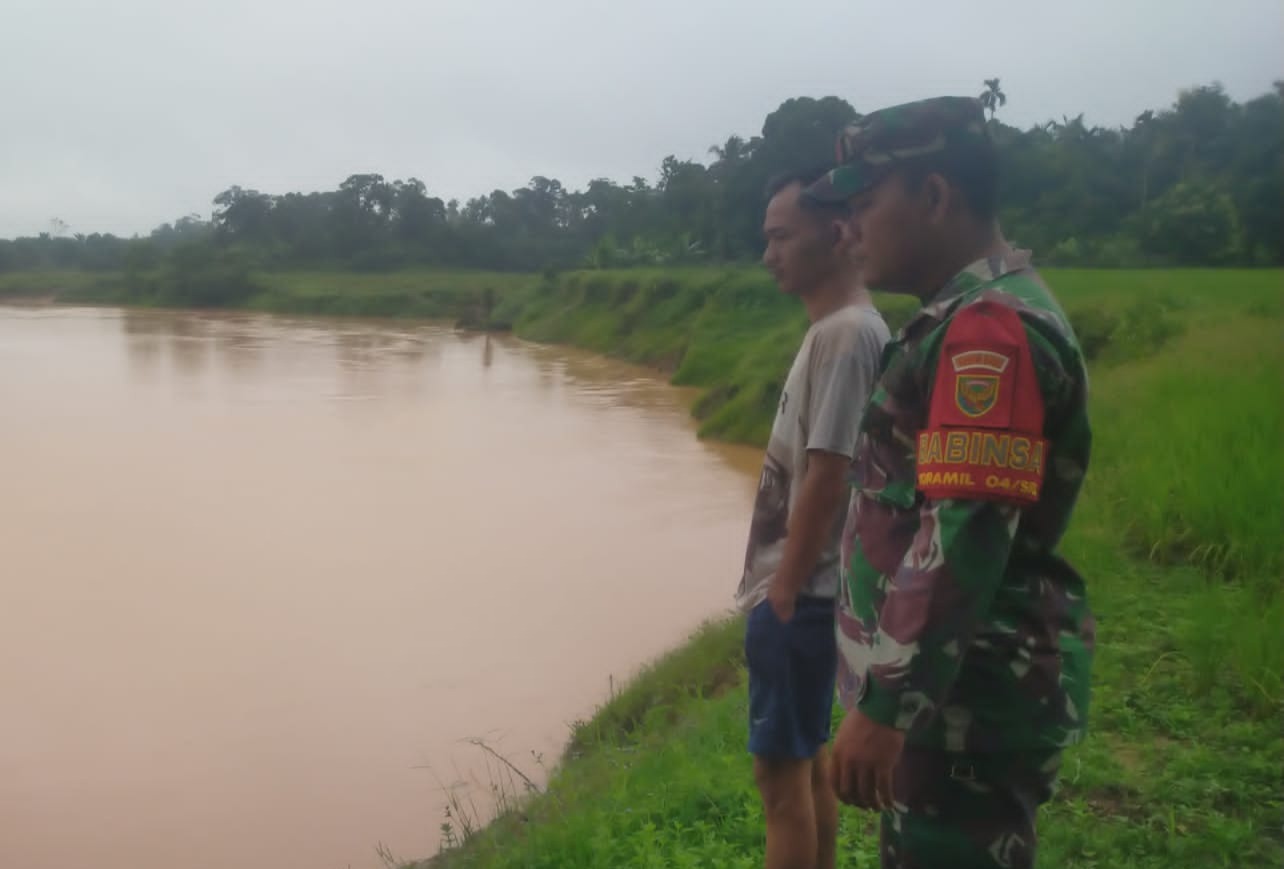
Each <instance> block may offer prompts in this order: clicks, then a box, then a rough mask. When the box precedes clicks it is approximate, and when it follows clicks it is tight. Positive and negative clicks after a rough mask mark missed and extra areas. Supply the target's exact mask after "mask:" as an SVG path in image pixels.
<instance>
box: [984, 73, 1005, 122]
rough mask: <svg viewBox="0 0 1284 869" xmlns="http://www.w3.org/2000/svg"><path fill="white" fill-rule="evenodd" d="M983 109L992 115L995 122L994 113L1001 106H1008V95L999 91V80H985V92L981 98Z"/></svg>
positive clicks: (991, 117)
mask: <svg viewBox="0 0 1284 869" xmlns="http://www.w3.org/2000/svg"><path fill="white" fill-rule="evenodd" d="M979 99H980V100H981V108H983V109H986V110H987V111H988V112H989V113H990V120H991V121H992V120H994V113H995V112H997V111H998V110H999V107H1000V106H1003V105H1006V104H1007V102H1008V95H1007V94H1005V93H1004V92H1003V91H1001V90H1000V89H999V80H998V79H997V78H987V79H986V80H985V90H984V91H982V92H981V96H980V97H979Z"/></svg>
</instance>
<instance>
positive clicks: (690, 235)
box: [0, 78, 1284, 292]
mask: <svg viewBox="0 0 1284 869" xmlns="http://www.w3.org/2000/svg"><path fill="white" fill-rule="evenodd" d="M980 96H981V99H982V102H983V105H984V106H985V107H986V110H987V111H988V112H989V115H990V121H989V123H990V124H991V128H992V131H993V134H994V136H995V139H996V141H997V143H998V145H999V147H1000V149H1001V151H1002V153H1003V180H1002V184H1003V199H1002V201H1003V209H1002V213H1001V219H1002V221H1003V226H1004V230H1005V233H1006V234H1007V235H1008V237H1009V238H1010V239H1012V240H1013V241H1014V242H1015V243H1017V244H1019V245H1021V246H1023V247H1030V248H1032V249H1033V250H1034V251H1035V253H1036V256H1038V257H1039V259H1040V260H1041V261H1042V262H1045V263H1051V264H1064V265H1103V266H1144V265H1200V266H1219V265H1261V266H1265V265H1280V264H1282V263H1284V221H1282V219H1281V203H1282V202H1284V162H1282V157H1281V155H1282V154H1284V82H1276V84H1275V87H1274V90H1273V91H1272V92H1270V93H1267V94H1264V95H1262V96H1260V97H1257V98H1256V99H1253V100H1249V101H1248V102H1245V103H1242V104H1241V103H1236V102H1235V101H1233V100H1232V99H1230V97H1229V96H1228V95H1227V94H1226V92H1225V90H1224V89H1223V88H1222V87H1221V85H1219V84H1211V85H1204V86H1200V87H1194V88H1191V89H1188V90H1183V91H1182V92H1181V93H1180V94H1179V95H1178V97H1177V99H1176V101H1175V102H1174V103H1173V104H1172V105H1171V106H1169V107H1168V108H1165V109H1161V110H1158V111H1146V112H1143V113H1142V114H1141V115H1139V116H1138V117H1137V118H1136V120H1135V121H1134V122H1133V124H1132V125H1131V126H1128V127H1119V128H1106V127H1100V126H1091V125H1089V124H1088V123H1087V122H1086V121H1085V119H1084V116H1083V115H1082V114H1079V115H1077V116H1075V117H1073V118H1071V117H1062V118H1061V119H1060V120H1056V121H1049V122H1047V123H1045V124H1041V125H1038V126H1033V127H1030V128H1029V129H1025V130H1021V129H1017V128H1016V127H1012V126H1009V125H1007V124H1005V123H1003V121H1002V119H1001V118H999V117H998V115H999V114H1000V112H1001V110H1002V108H1003V107H1004V106H1005V105H1006V103H1007V95H1006V94H1004V93H1003V91H1002V88H1001V84H1000V80H999V79H997V78H996V79H987V80H986V82H985V88H984V90H983V91H982V93H981V94H980ZM858 117H859V114H858V112H857V111H856V109H855V108H853V107H852V106H851V105H850V104H849V103H848V102H847V101H845V100H843V99H840V98H838V97H833V96H829V97H824V98H821V99H813V98H809V97H799V98H796V99H790V100H787V101H786V102H784V103H783V104H782V105H780V106H779V107H778V108H777V109H775V111H773V112H771V113H770V114H768V115H767V116H766V118H765V120H764V121H763V125H762V130H761V132H760V134H758V135H755V136H752V137H750V138H744V137H742V136H738V135H733V136H731V137H729V138H728V139H727V140H726V141H725V142H723V143H721V144H718V145H714V146H713V147H711V148H710V149H709V152H708V155H707V159H705V160H704V161H699V160H681V159H678V158H677V157H675V156H672V155H670V156H668V157H665V158H664V159H663V161H662V162H661V163H660V167H659V174H658V177H657V178H656V179H655V181H654V182H652V181H649V180H648V179H646V178H642V177H635V178H633V179H632V180H630V181H629V182H627V183H620V182H618V181H613V180H609V179H606V178H599V179H595V180H593V181H590V182H589V183H588V184H587V185H586V186H585V187H584V188H583V189H581V190H569V189H567V188H566V187H565V186H564V185H563V184H562V183H561V182H560V181H558V180H557V179H555V178H548V177H545V176H536V177H534V178H532V179H531V181H530V183H529V184H527V185H526V186H525V187H522V188H519V189H517V190H511V191H504V190H495V191H492V192H490V193H488V194H486V195H484V196H478V197H475V198H472V199H469V200H467V201H465V202H459V201H458V200H453V199H452V200H449V201H447V200H443V199H442V198H441V197H438V196H434V195H433V194H432V192H431V190H430V188H429V186H428V185H427V184H426V183H425V182H424V181H421V180H420V179H418V178H409V179H404V180H401V179H397V180H391V181H390V180H387V179H385V178H384V177H383V176H381V175H377V174H358V175H352V176H350V177H348V178H347V179H346V180H344V181H343V182H342V183H341V184H339V186H338V188H337V189H336V190H331V191H325V192H315V193H285V194H270V193H263V192H260V191H258V190H251V189H244V188H242V187H232V188H230V189H228V190H224V191H223V192H221V193H219V194H218V195H217V196H215V197H214V200H213V206H214V208H213V211H212V213H211V215H210V217H209V218H208V219H205V218H204V217H201V216H198V215H189V216H186V217H183V218H181V219H179V220H177V221H174V222H172V223H166V224H164V225H162V226H160V227H157V228H156V229H155V230H153V231H152V232H151V233H150V234H149V235H147V236H145V237H139V236H135V237H133V238H120V237H116V236H113V235H103V234H98V233H95V234H92V235H83V234H73V233H72V232H71V229H74V228H70V227H67V226H65V225H64V224H62V223H61V221H54V223H53V225H52V226H51V230H50V231H49V232H45V233H41V234H40V235H39V236H38V237H29V238H18V239H14V240H0V271H4V270H19V269H24V270H25V269H35V268H42V267H60V268H82V269H88V270H102V271H123V272H125V273H127V274H129V275H134V276H143V275H148V274H156V273H159V272H164V271H166V270H168V272H169V273H171V274H183V273H192V274H196V273H202V274H209V275H212V276H214V277H215V278H217V276H218V275H219V274H223V275H224V276H225V277H226V276H227V275H231V274H240V275H243V274H245V273H246V271H247V270H249V269H256V268H257V269H274V268H295V267H308V268H317V267H325V268H343V269H355V270H371V271H379V270H388V269H395V268H401V267H405V266H412V265H432V266H441V267H456V268H485V269H496V270H522V271H532V270H541V269H542V270H557V269H566V268H610V267H627V266H634V265H651V266H656V265H670V264H679V263H684V264H685V263H705V262H736V261H745V260H750V259H753V258H756V257H757V256H758V255H759V253H760V251H761V240H760V233H759V226H760V221H761V215H762V208H763V198H762V197H763V189H764V187H765V185H766V183H767V181H768V180H769V179H770V178H771V177H772V176H774V175H776V174H777V173H780V172H783V171H788V170H792V169H797V168H800V167H803V166H808V165H815V164H826V163H829V162H831V161H832V155H833V141H834V134H835V131H837V130H838V129H839V128H841V127H842V126H843V125H844V124H846V123H848V122H850V121H852V120H854V119H856V118H858ZM207 283H209V284H210V287H206V289H209V290H210V291H211V292H214V290H212V289H211V287H212V286H213V285H214V284H216V283H217V280H213V281H208V282H207Z"/></svg>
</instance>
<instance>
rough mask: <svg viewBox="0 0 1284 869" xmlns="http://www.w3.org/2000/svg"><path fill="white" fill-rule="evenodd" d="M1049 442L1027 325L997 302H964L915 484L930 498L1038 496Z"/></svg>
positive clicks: (951, 329)
mask: <svg viewBox="0 0 1284 869" xmlns="http://www.w3.org/2000/svg"><path fill="white" fill-rule="evenodd" d="M1047 452H1048V444H1047V441H1046V440H1044V438H1043V396H1042V395H1041V394H1040V392H1039V382H1038V379H1037V375H1036V372H1035V370H1034V362H1033V359H1032V357H1031V355H1030V345H1029V342H1028V341H1027V339H1026V333H1025V326H1024V325H1023V324H1022V323H1021V318H1020V316H1019V315H1018V314H1017V312H1016V311H1015V310H1013V309H1012V308H1009V307H1007V306H1006V305H1002V304H1000V303H998V302H994V301H989V300H985V301H980V302H974V303H973V304H970V305H966V306H964V307H963V308H961V309H960V310H959V312H958V313H957V314H955V315H954V317H953V318H952V319H951V320H950V324H949V326H948V327H947V328H946V332H945V340H944V341H943V343H942V345H941V354H940V359H939V361H938V362H937V367H936V378H935V380H934V381H933V386H932V405H931V410H930V411H929V414H928V422H927V428H926V429H925V430H923V431H922V432H919V435H918V451H917V459H918V489H919V491H921V492H922V493H923V494H924V495H926V496H927V497H929V498H967V499H982V500H994V501H1007V502H1010V503H1015V504H1030V503H1033V502H1035V501H1038V500H1039V493H1040V491H1041V490H1042V486H1043V472H1044V461H1045V459H1046V457H1047Z"/></svg>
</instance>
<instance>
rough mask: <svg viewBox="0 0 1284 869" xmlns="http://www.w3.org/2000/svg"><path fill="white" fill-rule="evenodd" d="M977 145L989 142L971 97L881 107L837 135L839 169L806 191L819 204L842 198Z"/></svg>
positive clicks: (983, 146) (981, 115) (980, 112)
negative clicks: (915, 164) (902, 169)
mask: <svg viewBox="0 0 1284 869" xmlns="http://www.w3.org/2000/svg"><path fill="white" fill-rule="evenodd" d="M978 147H979V148H981V149H989V148H991V147H993V145H992V143H991V141H990V136H989V133H988V131H987V130H986V126H985V112H984V110H983V109H982V108H981V101H980V100H978V99H976V98H975V97H932V98H931V99H926V100H919V101H917V102H913V103H903V104H901V105H899V106H890V107H888V108H885V109H879V110H878V111H876V112H871V113H870V114H868V115H865V116H864V117H863V118H861V119H860V120H858V121H854V122H853V123H851V124H850V125H848V126H847V128H846V129H844V130H843V131H842V133H840V134H839V136H838V144H837V148H836V151H837V162H838V165H837V167H835V168H834V169H831V170H830V171H829V172H828V173H827V174H826V175H825V176H824V177H822V178H821V179H820V180H819V181H817V182H816V183H815V184H812V185H811V186H810V187H808V188H807V189H806V190H805V191H804V195H805V196H807V197H808V198H810V199H814V200H816V201H818V202H841V201H844V200H846V199H848V198H850V197H852V196H855V195H856V194H857V193H860V192H862V191H864V190H868V189H869V188H870V187H872V186H874V185H875V184H877V183H878V182H879V181H881V180H882V179H884V178H886V177H887V176H888V175H889V174H890V173H891V172H892V170H894V169H896V168H897V167H899V166H903V165H905V164H906V163H909V162H911V161H914V160H918V159H920V158H924V157H930V156H936V155H942V154H949V153H951V152H956V151H960V150H973V151H975V149H976V148H978Z"/></svg>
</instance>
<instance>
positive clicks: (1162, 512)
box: [434, 270, 1284, 869]
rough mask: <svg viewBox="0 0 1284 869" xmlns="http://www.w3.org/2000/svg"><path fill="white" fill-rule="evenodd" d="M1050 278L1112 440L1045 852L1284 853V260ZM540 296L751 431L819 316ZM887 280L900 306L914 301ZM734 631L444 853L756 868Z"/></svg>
mask: <svg viewBox="0 0 1284 869" xmlns="http://www.w3.org/2000/svg"><path fill="white" fill-rule="evenodd" d="M1048 278H1049V280H1050V282H1051V283H1052V284H1053V286H1054V288H1055V289H1056V291H1057V293H1058V295H1059V297H1060V298H1061V300H1062V302H1063V304H1064V306H1065V307H1066V309H1067V310H1068V311H1069V312H1070V314H1071V316H1072V318H1073V319H1074V320H1075V322H1076V324H1077V325H1078V326H1079V327H1080V329H1081V331H1083V332H1085V333H1086V336H1085V337H1086V338H1087V340H1086V341H1085V343H1091V352H1092V356H1093V361H1092V386H1091V390H1092V417H1093V422H1094V428H1095V434H1096V442H1095V446H1094V459H1093V465H1092V470H1091V473H1090V475H1089V479H1088V481H1087V484H1086V486H1085V490H1084V496H1083V499H1082V501H1081V506H1080V509H1079V511H1078V514H1077V516H1076V518H1075V522H1074V525H1073V528H1072V531H1071V533H1070V535H1069V538H1068V540H1067V542H1066V546H1065V551H1066V552H1067V554H1068V555H1069V557H1070V558H1071V559H1072V560H1073V561H1074V562H1075V564H1076V565H1077V566H1079V568H1080V569H1081V570H1082V571H1083V572H1084V574H1085V575H1086V576H1087V578H1088V582H1089V588H1090V594H1091V601H1092V605H1093V608H1094V610H1095V612H1096V614H1097V616H1098V622H1099V646H1098V653H1097V659H1096V662H1095V665H1094V697H1093V708H1092V712H1091V724H1092V729H1091V733H1090V735H1089V738H1088V739H1087V741H1086V742H1085V743H1084V744H1083V745H1082V746H1079V747H1078V748H1076V749H1075V750H1073V751H1072V752H1071V753H1070V755H1069V758H1068V762H1067V764H1066V767H1065V775H1064V779H1063V782H1062V788H1061V790H1060V793H1059V794H1058V796H1057V797H1056V799H1055V801H1054V802H1053V803H1052V804H1051V805H1050V806H1049V807H1048V808H1047V809H1046V810H1045V812H1044V814H1043V817H1042V825H1041V826H1042V836H1043V842H1042V854H1041V859H1040V865H1042V866H1048V867H1053V866H1055V867H1080V869H1088V867H1154V869H1175V867H1205V866H1262V867H1266V866H1276V865H1281V862H1282V861H1284V829H1282V828H1281V785H1282V783H1284V782H1282V781H1281V769H1282V765H1284V750H1282V749H1281V739H1280V728H1279V714H1280V711H1281V701H1282V700H1284V686H1282V685H1281V673H1284V641H1282V640H1281V637H1282V636H1284V632H1282V631H1281V625H1284V604H1282V603H1281V600H1282V599H1281V595H1280V593H1279V591H1280V578H1281V576H1280V570H1281V556H1280V530H1281V528H1284V515H1282V508H1281V503H1282V502H1281V494H1280V483H1281V481H1282V480H1284V468H1282V467H1281V445H1284V430H1282V425H1281V402H1280V399H1281V397H1282V396H1284V392H1282V390H1281V379H1280V378H1281V372H1282V371H1284V352H1281V342H1280V337H1281V326H1282V325H1284V317H1282V312H1281V289H1282V286H1281V274H1280V273H1279V272H1230V271H1180V272H1159V271H1155V272H1118V271H1086V270H1085V271H1052V272H1049V273H1048ZM526 292H527V293H532V294H533V293H534V292H535V291H534V290H531V289H529V288H527V290H526ZM522 295H523V294H520V293H519V294H515V295H514V296H513V297H510V298H509V299H507V300H506V304H507V305H508V306H509V309H510V310H509V312H508V313H509V315H511V316H512V318H513V322H514V323H515V326H516V328H517V331H518V332H519V334H526V335H527V336H528V337H533V338H538V339H540V340H556V341H565V342H569V343H576V344H582V345H584V346H587V347H590V348H593V349H597V350H601V351H604V352H614V353H616V354H618V355H622V356H626V357H628V358H632V359H635V360H639V361H644V362H650V363H652V364H656V365H658V366H660V367H666V368H668V369H670V370H672V371H674V374H675V379H676V380H678V381H679V382H684V383H691V384H696V385H701V386H705V387H707V389H708V392H706V397H705V399H704V400H703V401H702V402H701V403H700V406H698V408H697V410H698V411H699V412H700V413H701V415H702V416H703V419H704V430H705V433H707V434H714V435H718V436H721V437H731V438H734V439H737V440H744V441H748V442H757V443H761V441H762V439H763V438H764V436H765V433H766V425H767V421H768V420H769V419H770V412H771V407H772V405H773V403H774V398H775V393H776V390H778V388H779V381H780V378H781V376H782V375H783V372H784V368H785V366H786V364H787V362H788V359H789V357H790V355H791V354H792V352H793V349H794V347H795V346H796V342H797V339H798V337H799V336H800V335H801V332H802V330H803V328H805V323H804V321H803V320H802V318H801V314H800V313H799V312H798V310H797V307H796V306H795V305H794V304H793V303H791V302H789V301H788V300H783V299H780V298H779V297H778V296H772V295H770V293H769V291H768V288H766V287H765V286H764V285H763V283H762V281H761V279H760V278H758V277H757V276H755V275H754V274H753V273H750V272H744V271H740V272H736V271H732V272H717V271H712V270H709V271H691V272H686V273H680V274H675V273H618V274H581V275H572V276H567V277H564V278H562V279H561V281H560V282H559V284H558V285H557V286H556V287H554V288H551V290H550V288H546V289H545V290H544V291H543V292H542V293H540V294H539V298H538V299H537V300H534V301H531V300H529V299H523V298H522ZM889 301H890V302H891V303H890V304H888V303H889ZM879 302H880V305H882V306H884V307H885V308H887V310H888V312H889V320H891V321H892V322H893V325H896V324H898V323H899V322H901V321H903V319H904V318H905V316H907V314H908V312H909V309H908V308H907V307H906V306H905V304H904V302H902V301H900V300H886V299H879ZM740 632H741V625H740V623H739V622H738V621H737V620H732V621H729V622H723V623H715V624H711V625H709V626H707V627H706V628H705V629H704V631H703V632H702V633H701V634H700V635H698V636H697V637H695V638H694V639H693V640H692V641H691V643H690V644H689V645H687V646H685V647H683V648H681V649H678V650H676V651H674V652H673V653H672V654H671V655H670V656H668V657H667V658H666V659H663V660H661V661H659V662H657V663H656V664H654V665H653V666H652V667H651V668H649V669H647V670H645V671H644V672H643V673H642V674H641V675H639V676H638V677H637V678H636V679H635V680H634V681H633V682H631V683H630V684H629V686H628V687H627V688H626V689H625V690H624V691H623V692H622V693H620V694H619V695H617V696H615V697H614V698H613V699H611V700H610V701H609V702H608V703H606V704H605V705H604V706H603V707H602V708H601V710H600V711H599V713H598V714H597V716H596V717H595V718H593V719H592V720H591V721H588V722H583V723H581V724H580V725H578V726H577V728H576V730H575V732H574V733H573V734H572V736H571V741H570V745H569V748H568V752H567V755H566V757H565V758H564V759H563V762H562V763H561V764H560V765H559V766H558V767H557V768H556V769H555V770H554V772H553V774H552V776H551V780H550V782H549V784H548V787H547V791H546V792H545V793H544V794H542V795H539V796H536V797H533V798H525V799H521V800H517V801H514V802H511V803H510V804H509V805H510V809H511V810H510V811H508V812H507V813H505V814H503V815H502V816H501V817H500V819H499V820H498V821H497V822H496V823H494V824H493V825H491V826H490V827H488V828H486V829H485V830H483V831H482V832H480V833H479V834H475V835H471V836H469V837H468V839H467V841H466V842H465V843H464V845H463V847H462V848H457V849H453V850H449V851H447V852H445V853H444V854H443V855H441V856H439V857H438V858H436V860H435V861H434V865H438V866H446V867H451V869H458V867H494V869H499V867H572V866H584V867H588V866H603V867H606V866H609V867H626V866H627V867H662V866H663V867H697V866H698V867H746V869H748V867H756V866H760V865H761V849H762V822H761V810H760V808H759V805H758V801H757V796H756V793H755V792H754V789H753V786H752V783H751V781H750V776H749V763H748V757H747V756H746V755H745V753H744V730H745V723H744V722H745V720H746V695H745V689H744V687H743V669H742V665H741V657H742V653H741V650H740V637H741V633H740ZM445 821H446V822H447V823H450V824H452V827H451V830H452V833H453V834H455V835H456V837H458V836H459V835H460V833H461V829H462V824H461V818H460V817H459V816H458V815H457V814H456V815H455V816H454V817H452V818H449V819H445ZM873 830H874V822H873V818H872V817H871V816H869V815H865V814H862V813H858V812H854V811H846V810H845V811H844V813H843V820H842V834H841V835H842V855H843V856H842V859H841V862H840V865H843V866H850V867H872V866H875V865H876V858H875V852H874V834H873Z"/></svg>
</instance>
